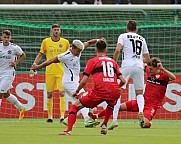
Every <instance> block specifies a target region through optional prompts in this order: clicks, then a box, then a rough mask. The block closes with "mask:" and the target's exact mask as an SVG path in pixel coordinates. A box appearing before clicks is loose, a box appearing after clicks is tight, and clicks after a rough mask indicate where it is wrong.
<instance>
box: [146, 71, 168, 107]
mask: <svg viewBox="0 0 181 144" xmlns="http://www.w3.org/2000/svg"><path fill="white" fill-rule="evenodd" d="M146 73H147V76H148V77H147V82H146V88H145V93H144V98H145V106H150V105H151V106H156V107H159V106H162V101H163V98H164V96H165V93H166V89H167V84H168V82H169V77H168V75H167V74H166V73H165V72H163V71H160V72H159V73H158V74H156V75H151V74H150V73H149V71H148V68H146Z"/></svg>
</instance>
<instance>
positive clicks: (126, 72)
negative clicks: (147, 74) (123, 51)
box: [120, 66, 144, 90]
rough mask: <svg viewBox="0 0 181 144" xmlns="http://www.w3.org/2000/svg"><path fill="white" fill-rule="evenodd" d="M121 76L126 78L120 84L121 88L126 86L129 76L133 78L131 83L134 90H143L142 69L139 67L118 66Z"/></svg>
mask: <svg viewBox="0 0 181 144" xmlns="http://www.w3.org/2000/svg"><path fill="white" fill-rule="evenodd" d="M120 71H121V73H122V74H123V77H124V78H125V80H126V83H125V84H124V85H123V86H122V88H123V89H125V88H126V84H127V83H128V80H129V79H130V78H132V79H133V84H134V88H135V90H143V89H144V70H143V69H142V68H141V67H137V66H130V67H123V68H120Z"/></svg>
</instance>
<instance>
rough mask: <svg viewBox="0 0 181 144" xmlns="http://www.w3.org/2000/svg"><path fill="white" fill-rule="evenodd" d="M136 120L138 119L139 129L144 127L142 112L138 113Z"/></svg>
mask: <svg viewBox="0 0 181 144" xmlns="http://www.w3.org/2000/svg"><path fill="white" fill-rule="evenodd" d="M138 119H139V125H140V127H141V128H143V127H144V114H143V112H139V114H138Z"/></svg>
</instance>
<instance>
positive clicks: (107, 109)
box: [104, 106, 114, 125]
mask: <svg viewBox="0 0 181 144" xmlns="http://www.w3.org/2000/svg"><path fill="white" fill-rule="evenodd" d="M113 109H114V107H113V108H110V107H109V106H108V107H107V108H106V110H105V118H104V123H105V124H106V125H107V123H108V121H109V119H110V117H111V115H112V113H113Z"/></svg>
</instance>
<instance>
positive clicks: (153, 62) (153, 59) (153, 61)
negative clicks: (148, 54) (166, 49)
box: [147, 57, 161, 67]
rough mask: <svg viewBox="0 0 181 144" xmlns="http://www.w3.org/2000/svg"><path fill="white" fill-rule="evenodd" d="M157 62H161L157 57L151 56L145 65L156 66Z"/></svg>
mask: <svg viewBox="0 0 181 144" xmlns="http://www.w3.org/2000/svg"><path fill="white" fill-rule="evenodd" d="M157 63H161V60H160V59H159V58H157V57H152V58H151V60H150V62H149V63H148V64H147V65H148V66H153V67H157Z"/></svg>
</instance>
